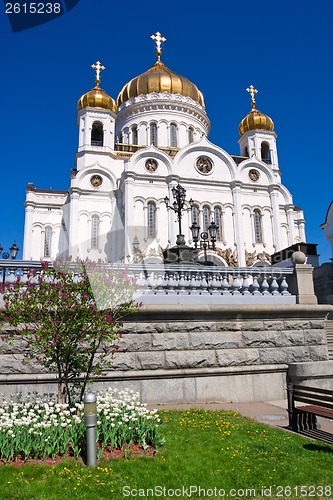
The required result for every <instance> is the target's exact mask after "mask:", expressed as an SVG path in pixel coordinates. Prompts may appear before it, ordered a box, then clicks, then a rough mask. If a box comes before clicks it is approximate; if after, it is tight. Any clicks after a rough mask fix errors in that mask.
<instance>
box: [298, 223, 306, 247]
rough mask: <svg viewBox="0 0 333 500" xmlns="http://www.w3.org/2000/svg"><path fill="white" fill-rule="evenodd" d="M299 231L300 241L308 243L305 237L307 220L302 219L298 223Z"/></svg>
mask: <svg viewBox="0 0 333 500" xmlns="http://www.w3.org/2000/svg"><path fill="white" fill-rule="evenodd" d="M298 230H299V237H300V240H301V241H302V242H305V241H306V237H305V220H304V219H300V220H299V221H298Z"/></svg>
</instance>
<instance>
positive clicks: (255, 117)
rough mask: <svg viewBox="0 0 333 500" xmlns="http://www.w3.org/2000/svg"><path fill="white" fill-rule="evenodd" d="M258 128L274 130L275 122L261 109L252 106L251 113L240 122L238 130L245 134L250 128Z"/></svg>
mask: <svg viewBox="0 0 333 500" xmlns="http://www.w3.org/2000/svg"><path fill="white" fill-rule="evenodd" d="M256 128H259V129H262V130H274V122H273V120H272V119H271V118H270V117H269V116H267V115H264V113H262V112H261V111H259V109H256V108H252V109H251V111H250V113H248V114H247V115H246V116H245V118H243V120H242V121H241V122H240V124H239V126H238V132H239V134H240V135H244V134H246V132H248V131H249V130H254V129H256Z"/></svg>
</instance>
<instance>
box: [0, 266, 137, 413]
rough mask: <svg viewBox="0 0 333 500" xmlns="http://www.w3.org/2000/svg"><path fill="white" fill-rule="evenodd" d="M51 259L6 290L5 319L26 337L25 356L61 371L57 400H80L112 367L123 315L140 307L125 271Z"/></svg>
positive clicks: (50, 368) (131, 282)
mask: <svg viewBox="0 0 333 500" xmlns="http://www.w3.org/2000/svg"><path fill="white" fill-rule="evenodd" d="M54 266H55V267H54V269H49V268H48V266H47V263H44V264H43V270H42V272H40V273H37V272H36V270H31V271H30V272H29V274H28V277H27V279H26V280H22V279H21V277H20V276H18V277H17V281H16V282H15V283H14V284H13V285H10V286H8V287H7V289H6V291H5V293H4V303H5V312H4V313H2V314H0V319H2V320H3V321H5V322H8V323H9V324H10V325H11V327H15V330H14V331H13V328H12V333H11V334H10V335H7V336H4V340H6V341H7V342H8V343H9V344H10V343H11V342H13V338H14V337H13V335H14V334H16V335H19V336H20V337H21V338H22V339H24V340H25V341H26V347H25V351H24V356H25V358H26V361H29V360H33V361H34V362H36V363H38V364H40V365H41V366H43V367H45V368H46V369H48V370H49V371H53V372H56V373H57V377H58V403H65V402H67V403H69V404H70V403H71V400H73V399H74V398H76V399H77V401H81V400H82V397H83V393H84V391H85V387H86V385H87V383H88V382H90V381H92V380H93V379H94V378H95V377H96V376H98V375H100V374H101V372H102V370H104V369H106V368H108V367H110V366H111V363H112V356H113V354H114V352H115V351H116V350H117V341H118V340H119V337H120V335H121V333H120V327H121V326H122V321H121V320H122V318H123V317H124V316H127V315H128V314H130V313H133V312H135V311H136V310H137V309H138V304H136V303H135V302H134V301H133V300H132V297H133V293H134V291H135V285H134V283H133V280H132V279H131V278H130V277H129V276H128V275H127V273H126V272H125V271H123V270H119V269H117V268H115V267H113V266H111V265H106V264H97V263H95V262H91V261H79V260H78V261H76V262H74V263H73V262H66V263H54Z"/></svg>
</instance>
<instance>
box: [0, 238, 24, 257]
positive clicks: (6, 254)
mask: <svg viewBox="0 0 333 500" xmlns="http://www.w3.org/2000/svg"><path fill="white" fill-rule="evenodd" d="M19 250H20V249H19V247H18V246H17V245H16V241H14V243H13V244H12V246H11V247H10V249H9V251H10V254H9V252H3V246H2V245H0V257H2V258H3V259H9V257H11V258H12V259H13V260H14V259H16V256H17V254H18V251H19Z"/></svg>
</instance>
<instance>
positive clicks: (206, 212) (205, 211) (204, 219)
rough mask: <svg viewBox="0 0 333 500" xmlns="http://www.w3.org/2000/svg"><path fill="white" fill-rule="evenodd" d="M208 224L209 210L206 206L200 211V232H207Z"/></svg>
mask: <svg viewBox="0 0 333 500" xmlns="http://www.w3.org/2000/svg"><path fill="white" fill-rule="evenodd" d="M209 224H210V208H209V207H208V206H205V207H203V211H202V230H203V231H208V226H209Z"/></svg>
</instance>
